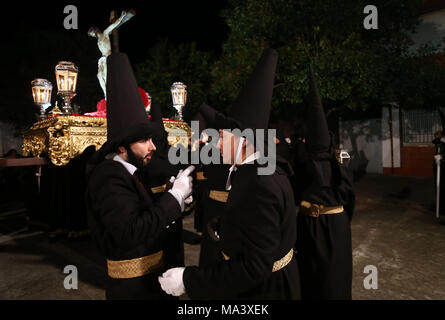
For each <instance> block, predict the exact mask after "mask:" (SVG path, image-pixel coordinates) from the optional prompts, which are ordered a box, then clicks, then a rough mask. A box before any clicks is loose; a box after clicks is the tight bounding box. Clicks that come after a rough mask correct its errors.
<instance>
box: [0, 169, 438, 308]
mask: <svg viewBox="0 0 445 320" xmlns="http://www.w3.org/2000/svg"><path fill="white" fill-rule="evenodd" d="M356 193H357V208H356V213H355V217H354V219H353V222H352V235H353V255H354V278H353V298H354V299H360V300H365V299H384V300H387V299H388V300H392V299H445V268H444V266H445V225H440V224H438V223H437V221H436V220H435V217H434V213H433V211H432V209H433V206H434V194H433V184H432V178H413V177H389V176H381V175H369V174H368V175H367V176H365V178H363V179H362V180H361V181H359V182H357V184H356ZM25 217H26V212H25V211H24V210H23V209H20V204H19V203H18V204H9V205H6V204H0V299H87V300H90V299H91V300H94V299H104V298H105V295H104V290H103V285H104V274H105V268H104V264H103V261H102V258H101V257H100V255H99V253H98V251H97V249H96V247H95V245H94V244H93V243H92V241H91V240H88V239H83V240H72V239H61V240H58V241H55V242H50V241H48V236H47V235H46V234H45V233H43V232H41V231H38V230H33V229H29V228H28V227H27V224H26V219H25ZM192 219H193V218H192V217H189V218H187V219H186V220H185V224H184V226H185V228H186V229H189V230H193V220H192ZM185 250H186V264H187V265H190V264H196V263H197V261H198V256H199V245H187V244H186V245H185ZM67 265H74V266H76V267H77V270H78V277H79V283H78V289H77V290H74V289H72V290H66V289H65V288H64V279H65V277H66V276H67V275H68V274H64V272H63V271H64V268H65V267H66V266H67ZM366 266H375V267H376V270H377V289H365V287H364V282H365V283H369V281H367V280H366V279H365V278H366V277H367V276H369V275H368V273H364V269H365V267H366ZM69 273H71V272H69ZM186 298H187V297H183V299H186Z"/></svg>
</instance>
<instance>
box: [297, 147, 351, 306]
mask: <svg viewBox="0 0 445 320" xmlns="http://www.w3.org/2000/svg"><path fill="white" fill-rule="evenodd" d="M294 171H295V175H296V177H298V176H302V177H304V178H303V179H302V183H303V182H306V185H303V186H300V190H299V192H300V194H299V196H298V197H299V198H300V199H301V200H305V201H308V202H311V203H315V204H321V205H325V206H343V207H344V210H345V211H344V212H342V213H338V214H321V215H320V216H319V217H317V218H314V217H311V216H308V215H305V214H302V213H300V212H299V213H298V217H297V243H296V248H297V252H298V254H297V257H298V263H299V267H300V275H301V293H302V298H303V299H351V289H352V244H351V227H350V220H351V218H352V214H353V210H354V203H355V196H354V191H353V187H352V177H351V176H350V174H349V171H348V168H347V167H346V166H344V165H340V164H339V163H338V162H337V160H336V159H335V155H334V154H333V153H326V154H319V155H317V156H312V157H309V156H306V157H305V162H304V163H303V164H301V163H299V165H298V166H296V167H294Z"/></svg>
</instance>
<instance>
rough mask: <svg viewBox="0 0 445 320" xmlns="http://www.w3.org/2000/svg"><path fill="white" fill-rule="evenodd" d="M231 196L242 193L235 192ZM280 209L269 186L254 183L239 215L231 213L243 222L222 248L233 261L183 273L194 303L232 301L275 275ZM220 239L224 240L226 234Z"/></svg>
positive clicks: (238, 208) (233, 227)
mask: <svg viewBox="0 0 445 320" xmlns="http://www.w3.org/2000/svg"><path fill="white" fill-rule="evenodd" d="M231 192H240V190H235V188H234V189H232V191H231ZM237 204H238V203H237ZM279 207H280V206H279V199H278V197H277V195H276V194H275V193H274V192H273V191H272V189H271V186H270V185H269V186H267V185H261V183H252V186H251V190H249V192H245V191H244V193H243V201H242V202H240V203H239V206H237V207H236V211H237V212H236V213H231V215H232V216H233V215H234V216H236V217H238V218H239V219H240V220H239V221H237V223H236V224H231V225H229V226H232V227H231V228H230V230H229V231H230V232H231V233H232V235H231V239H230V241H229V240H228V241H225V240H224V241H223V245H222V248H223V250H224V251H225V253H227V254H228V255H229V256H230V259H229V260H222V259H221V262H220V263H218V264H214V265H212V266H208V267H204V268H202V267H201V268H198V267H187V268H186V269H185V271H184V275H183V280H184V286H185V288H186V292H187V294H188V296H189V297H190V298H191V299H227V298H233V297H236V296H238V295H239V294H240V293H243V292H246V291H247V290H249V289H252V288H253V287H255V286H256V285H257V284H259V283H260V282H262V281H264V279H267V278H268V277H269V276H270V275H271V274H272V267H273V263H274V258H275V254H276V252H277V251H278V248H279V246H280V239H281V230H280V209H279ZM233 234H236V236H234V235H233ZM221 236H222V237H223V238H224V233H223V232H222V235H221ZM234 248H236V249H234ZM239 248H241V250H240V249H239Z"/></svg>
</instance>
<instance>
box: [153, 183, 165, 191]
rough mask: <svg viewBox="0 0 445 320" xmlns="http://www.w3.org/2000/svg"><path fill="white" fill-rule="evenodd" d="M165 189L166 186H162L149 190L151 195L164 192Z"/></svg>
mask: <svg viewBox="0 0 445 320" xmlns="http://www.w3.org/2000/svg"><path fill="white" fill-rule="evenodd" d="M165 187H166V184H163V185H162V186H157V187H153V188H151V192H153V193H161V192H164V191H165Z"/></svg>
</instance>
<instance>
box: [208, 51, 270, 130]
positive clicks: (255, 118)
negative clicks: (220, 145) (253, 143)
mask: <svg viewBox="0 0 445 320" xmlns="http://www.w3.org/2000/svg"><path fill="white" fill-rule="evenodd" d="M277 60H278V54H277V52H276V51H275V50H274V49H265V50H264V51H263V53H262V55H261V58H260V59H259V61H258V62H257V64H256V66H255V68H254V69H253V71H252V73H251V74H250V76H249V78H248V79H247V82H246V84H245V85H244V87H243V88H242V89H241V91H240V93H239V94H238V97H237V98H236V99H235V101H234V103H233V104H232V106H231V108H230V110H229V112H228V115H227V116H225V115H223V114H222V113H220V112H217V111H216V110H215V109H213V108H212V107H210V106H209V105H207V104H205V103H203V104H202V105H201V107H200V109H199V112H200V113H201V114H202V116H203V117H204V118H205V119H206V121H207V123H208V125H209V126H210V127H212V128H215V129H235V128H238V129H241V130H244V129H247V128H251V129H253V130H255V129H264V130H267V128H268V124H269V116H270V110H271V103H272V94H273V86H274V79H275V70H276V65H277Z"/></svg>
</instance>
